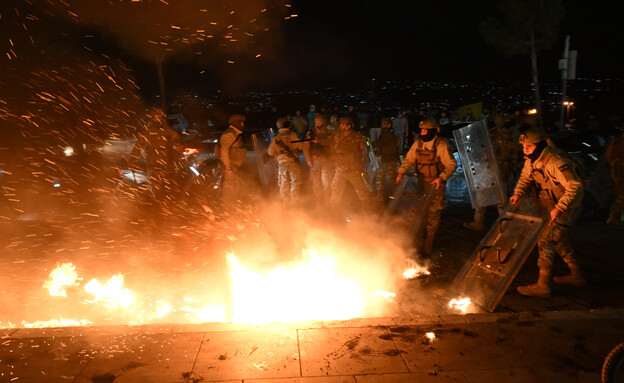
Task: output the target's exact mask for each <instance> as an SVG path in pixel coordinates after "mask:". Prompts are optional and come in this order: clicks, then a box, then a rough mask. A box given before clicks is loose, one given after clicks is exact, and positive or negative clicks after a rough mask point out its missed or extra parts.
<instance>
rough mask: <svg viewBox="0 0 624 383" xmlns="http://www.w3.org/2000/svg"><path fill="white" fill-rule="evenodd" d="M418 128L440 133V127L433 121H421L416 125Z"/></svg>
mask: <svg viewBox="0 0 624 383" xmlns="http://www.w3.org/2000/svg"><path fill="white" fill-rule="evenodd" d="M418 128H419V129H426V130H429V129H435V130H437V131H440V125H438V123H437V122H435V121H433V120H424V121H421V122H420V124H418Z"/></svg>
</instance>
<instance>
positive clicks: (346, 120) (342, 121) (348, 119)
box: [338, 117, 354, 126]
mask: <svg viewBox="0 0 624 383" xmlns="http://www.w3.org/2000/svg"><path fill="white" fill-rule="evenodd" d="M338 123H340V124H350V125H351V126H353V125H354V123H353V119H352V118H351V117H340V119H339V120H338Z"/></svg>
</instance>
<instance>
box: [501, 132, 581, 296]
mask: <svg viewBox="0 0 624 383" xmlns="http://www.w3.org/2000/svg"><path fill="white" fill-rule="evenodd" d="M519 142H520V144H522V149H523V152H524V154H525V161H524V167H523V168H522V173H521V174H520V179H519V180H518V184H517V185H516V189H515V190H514V194H513V196H511V198H510V199H509V202H511V204H512V205H514V204H516V203H518V201H519V200H520V198H521V197H522V196H523V195H524V194H525V193H526V192H527V191H528V189H529V187H530V185H531V183H532V182H535V184H536V185H537V187H538V190H537V192H538V197H539V198H540V199H542V200H544V202H545V203H546V205H547V206H548V207H549V209H550V222H549V224H548V227H547V228H546V229H545V231H544V233H543V234H542V235H541V237H540V238H539V239H538V242H537V246H538V249H539V259H538V261H537V265H538V267H539V279H538V281H537V283H535V284H532V285H528V286H520V287H518V292H519V293H520V294H522V295H529V296H539V297H548V296H550V286H551V281H552V280H553V278H552V266H553V260H554V256H555V252H558V253H559V255H560V256H561V258H563V260H564V261H565V262H566V263H567V265H568V267H569V268H570V275H567V276H564V277H555V278H554V281H555V282H556V283H561V284H571V285H576V286H582V285H584V284H585V278H584V277H583V275H582V274H581V270H580V268H579V265H578V263H577V261H576V257H575V254H574V250H573V248H572V245H571V244H570V241H569V239H568V235H567V231H568V228H569V227H570V226H571V225H572V223H573V222H574V220H575V219H576V218H577V217H578V215H579V213H580V210H581V202H582V199H583V183H582V181H581V179H580V177H579V176H578V175H577V174H576V171H575V166H574V163H573V162H572V161H571V160H570V159H569V158H568V157H567V156H566V155H565V153H563V152H561V151H560V150H557V149H554V148H552V147H550V146H549V145H548V139H547V137H546V134H544V132H543V131H541V130H538V129H529V130H527V131H526V132H524V133H522V134H521V135H520V139H519Z"/></svg>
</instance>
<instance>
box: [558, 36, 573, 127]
mask: <svg viewBox="0 0 624 383" xmlns="http://www.w3.org/2000/svg"><path fill="white" fill-rule="evenodd" d="M569 58H570V35H567V36H566V40H565V48H563V58H562V59H561V60H559V69H561V79H562V85H561V114H559V130H561V131H565V130H566V129H565V125H564V124H565V115H566V112H565V108H566V106H565V104H564V102H565V101H566V90H567V87H568V64H569V62H568V60H569Z"/></svg>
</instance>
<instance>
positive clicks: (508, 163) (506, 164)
mask: <svg viewBox="0 0 624 383" xmlns="http://www.w3.org/2000/svg"><path fill="white" fill-rule="evenodd" d="M489 122H490V123H491V124H492V125H493V127H492V128H491V129H490V130H489V134H490V140H491V143H492V148H493V150H494V156H495V158H496V163H497V165H498V169H499V171H500V175H501V181H502V188H503V190H504V191H505V198H507V196H508V194H507V193H508V190H507V189H508V186H509V180H510V178H511V175H512V172H513V170H514V169H515V167H516V164H517V163H518V150H517V149H516V148H517V147H516V144H515V142H514V141H513V138H512V136H511V133H510V132H509V131H508V130H507V129H506V128H505V122H504V120H503V118H502V117H501V116H500V115H499V114H493V115H491V116H490V118H489ZM506 207H507V202H506V201H505V202H504V203H502V204H500V205H497V206H496V208H497V209H498V215H499V216H500V215H502V214H503V212H504V211H505V208H506ZM485 211H486V207H485V206H482V207H477V208H476V209H475V212H474V219H473V221H472V222H467V223H464V227H466V228H468V229H471V230H477V231H481V230H483V228H484V225H483V223H484V221H485Z"/></svg>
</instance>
